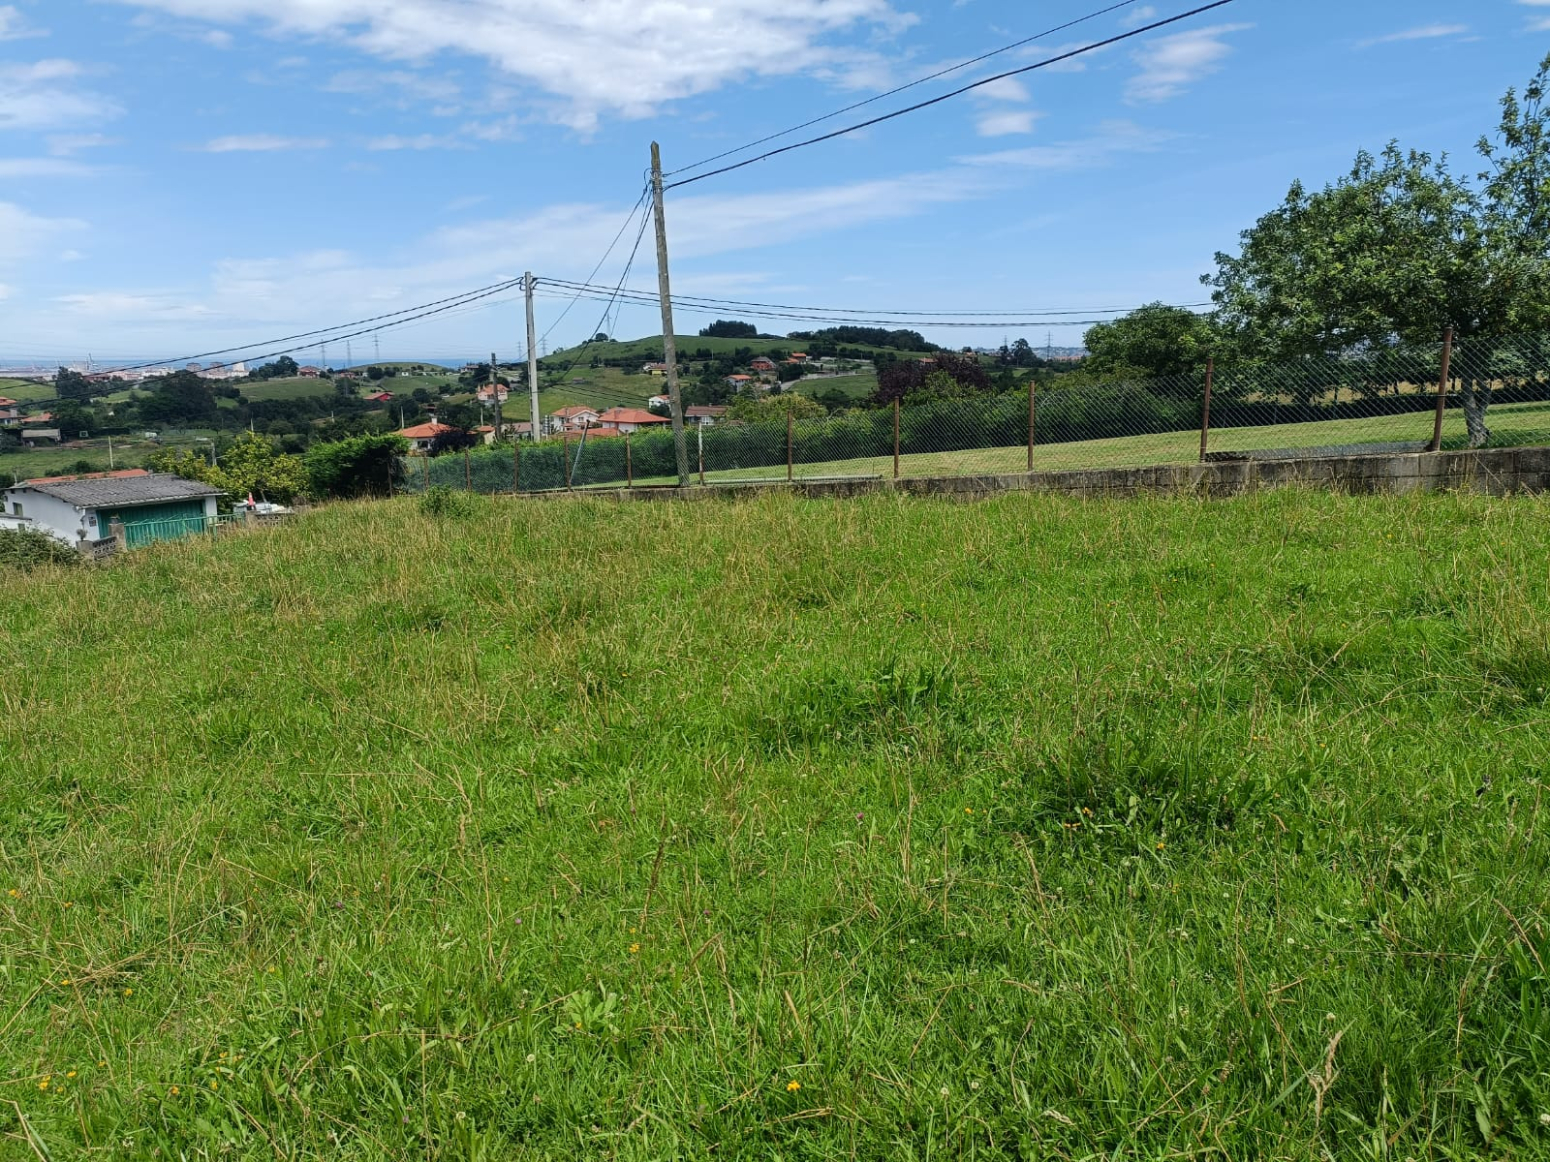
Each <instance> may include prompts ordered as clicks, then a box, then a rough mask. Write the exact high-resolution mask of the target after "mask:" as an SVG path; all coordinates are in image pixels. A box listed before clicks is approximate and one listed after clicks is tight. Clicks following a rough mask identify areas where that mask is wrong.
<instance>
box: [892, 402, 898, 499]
mask: <svg viewBox="0 0 1550 1162" xmlns="http://www.w3.org/2000/svg"><path fill="white" fill-rule="evenodd" d="M893 478H894V479H895V480H897V479H899V397H898V396H894V397H893Z"/></svg>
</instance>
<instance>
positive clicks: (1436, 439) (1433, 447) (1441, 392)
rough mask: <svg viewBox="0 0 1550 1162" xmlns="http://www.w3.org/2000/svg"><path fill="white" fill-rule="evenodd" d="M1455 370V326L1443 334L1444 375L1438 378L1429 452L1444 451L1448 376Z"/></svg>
mask: <svg viewBox="0 0 1550 1162" xmlns="http://www.w3.org/2000/svg"><path fill="white" fill-rule="evenodd" d="M1452 371H1453V328H1452V327H1449V328H1448V329H1447V330H1446V331H1444V332H1443V335H1442V375H1441V376H1439V377H1438V379H1437V419H1436V421H1435V422H1434V423H1433V424H1432V442H1431V444H1429V445H1428V446H1427V449H1426V450H1427V451H1428V452H1441V451H1442V416H1443V412H1445V411H1446V410H1447V408H1448V378H1449V376H1450V375H1451V374H1452Z"/></svg>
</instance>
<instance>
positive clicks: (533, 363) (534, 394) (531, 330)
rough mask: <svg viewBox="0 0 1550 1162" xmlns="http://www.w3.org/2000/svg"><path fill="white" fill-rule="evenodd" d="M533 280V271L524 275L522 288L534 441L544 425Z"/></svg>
mask: <svg viewBox="0 0 1550 1162" xmlns="http://www.w3.org/2000/svg"><path fill="white" fill-rule="evenodd" d="M535 285H536V284H535V283H534V281H533V275H532V273H531V272H529V273H527V274H524V275H523V276H522V289H523V291H524V292H525V293H526V295H527V394H528V406H529V408H530V409H531V410H530V411H529V412H528V417H527V418H528V420H529V421H530V426H531V427H532V429H533V432H532V436H533V441H534V442H535V443H536V442H537V441H538V440H540V439H542V438H543V425H542V423H541V422H540V421H539V418H538V325H537V324H536V323H535V322H534V321H533V287H534V286H535Z"/></svg>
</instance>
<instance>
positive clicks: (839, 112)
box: [665, 0, 1135, 177]
mask: <svg viewBox="0 0 1550 1162" xmlns="http://www.w3.org/2000/svg"><path fill="white" fill-rule="evenodd" d="M1134 3H1135V0H1120V3H1118V4H1111V5H1109V6H1108V7H1107V8H1100V9H1099V10H1098V11H1097V12H1089V13H1088V14H1087V15H1086V16H1079V17H1077V18H1076V19H1075V20H1068V21H1066V23H1064V24H1058V25H1056V26H1055V27H1054V28H1047V29H1045V30H1044V31H1043V32H1040V33H1036V34H1035V35H1033V36H1028V37H1024V38H1023V39H1022V40H1017V41H1013V42H1012V43H1011V44H1006V45H1002V46H1001V47H1000V48H997V49H992V50H991V51H990V52H987V53H981V54H980V55H979V56H977V57H974V58H972V59H970V60H966V61H960V62H959V63H958V64H955V65H952V66H950V67H948V68H945V69H939V70H937V71H936V72H934V73H930V74H928V75H927V76H924V77H919V78H917V79H915V80H913V81H910V82H909V83H908V84H904V85H900V86H898V88H894V89H889V90H888V91H887V92H886V93H879V94H877V96H875V97H868V98H867V99H866V100H865V101H857V102H856V103H855V104H853V105H846V106H845V107H844V108H843V109H836V110H834V112H832V113H825V114H824V115H823V116H822V117H814V118H813V119H812V120H811V121H804V122H802V124H800V125H793V126H792V127H791V128H790V129H782V130H781V131H780V132H779V133H771V134H770V135H769V136H768V137H761V138H759V139H758V140H757V141H750V142H748V143H747V144H746V145H739V146H738V147H737V148H736V149H728V150H725V151H724V152H722V153H718V154H715V155H714V156H712V157H707V158H703V159H701V160H700V161H697V162H694V163H693V164H691V165H683V166H679V167H678V168H677V169H675V170H669V171H668V172H667V174H666V175H665V176H667V177H676V176H678V175H679V174H681V173H688V172H689V171H690V170H692V169H699V168H700V167H701V166H703V165H710V164H711V163H712V162H716V161H720V160H721V159H722V158H724V157H731V156H732V155H733V154H735V153H742V152H744V151H745V150H749V149H756V148H757V147H759V146H761V145H765V144H768V143H769V142H771V141H778V140H780V138H782V137H788V136H790V135H791V134H793V133H800V132H801V131H802V130H804V129H810V128H812V127H813V126H814V125H820V124H822V123H823V122H825V121H831V120H833V119H834V118H835V117H840V116H843V115H844V114H846V113H854V112H855V111H856V110H857V109H862V108H865V107H866V106H867V105H875V104H876V103H877V102H878V101H885V100H887V99H888V98H889V97H897V96H898V95H899V94H900V93H902V92H905V91H906V90H908V89H913V88H916V87H917V86H919V85H924V84H927V83H928V82H931V81H935V80H940V79H941V78H942V77H945V76H947V75H949V74H950V73H956V72H961V71H962V70H964V69H966V68H969V67H970V66H971V65H977V64H980V63H982V62H984V61H988V60H989V59H990V58H991V57H997V56H1000V55H1001V54H1002V53H1008V52H1011V51H1013V50H1014V49H1019V48H1023V47H1024V46H1026V45H1030V44H1032V43H1033V42H1034V41H1037V40H1043V39H1044V38H1045V37H1047V36H1054V35H1055V33H1057V32H1064V31H1065V30H1066V29H1068V28H1075V27H1076V26H1077V25H1078V24H1086V23H1087V22H1088V21H1089V20H1096V19H1097V18H1098V17H1100V16H1107V15H1108V14H1109V13H1111V12H1118V11H1119V10H1120V9H1121V8H1129V7H1130V6H1131V5H1132V4H1134Z"/></svg>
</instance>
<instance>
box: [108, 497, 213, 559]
mask: <svg viewBox="0 0 1550 1162" xmlns="http://www.w3.org/2000/svg"><path fill="white" fill-rule="evenodd" d="M115 519H117V520H121V521H123V522H124V541H125V547H126V548H130V549H138V548H141V547H142V546H144V545H149V544H152V543H154V542H156V541H175V540H178V539H180V538H182V537H189V536H193V535H194V534H195V533H202V532H204V531H205V530H206V529H207V528H208V527H209V525H210V523H212V522H210V521H209V519H208V518H207V517H206V516H205V505H204V501H202V500H180V501H174V502H172V503H169V504H147V505H141V506H140V507H137V508H125V509H119V510H117V511H113V512H108V511H100V512H98V514H97V520H98V526H97V527H98V528H99V529H101V530H102V533H101V534H100V535H104V536H105V535H107V531H108V526H109V524H110V523H111V522H112V521H113V520H115Z"/></svg>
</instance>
